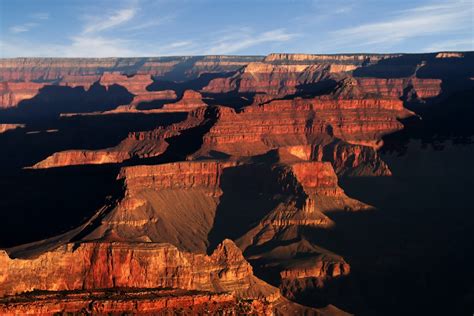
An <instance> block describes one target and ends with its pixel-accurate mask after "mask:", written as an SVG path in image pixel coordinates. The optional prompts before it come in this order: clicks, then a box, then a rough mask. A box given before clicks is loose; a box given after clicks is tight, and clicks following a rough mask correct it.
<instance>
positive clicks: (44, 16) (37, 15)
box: [30, 12, 49, 20]
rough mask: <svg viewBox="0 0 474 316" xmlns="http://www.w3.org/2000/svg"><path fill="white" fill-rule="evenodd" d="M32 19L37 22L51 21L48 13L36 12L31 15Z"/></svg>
mask: <svg viewBox="0 0 474 316" xmlns="http://www.w3.org/2000/svg"><path fill="white" fill-rule="evenodd" d="M30 17H32V18H33V19H36V20H48V19H49V13H48V12H36V13H32V14H30Z"/></svg>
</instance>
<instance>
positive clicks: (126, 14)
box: [83, 7, 137, 34]
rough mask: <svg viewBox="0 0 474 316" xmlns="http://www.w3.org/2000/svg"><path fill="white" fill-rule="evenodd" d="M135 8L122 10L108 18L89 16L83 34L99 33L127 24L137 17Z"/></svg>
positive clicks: (109, 15) (107, 16) (114, 12)
mask: <svg viewBox="0 0 474 316" xmlns="http://www.w3.org/2000/svg"><path fill="white" fill-rule="evenodd" d="M136 13H137V9H136V8H135V7H130V8H125V9H120V10H116V11H113V12H111V13H110V14H108V15H106V16H87V17H86V20H88V22H87V23H86V25H85V26H84V30H83V34H87V33H99V32H102V31H105V30H108V29H112V28H114V27H117V26H120V25H123V24H124V23H127V22H128V21H130V20H131V19H133V17H134V16H135V15H136Z"/></svg>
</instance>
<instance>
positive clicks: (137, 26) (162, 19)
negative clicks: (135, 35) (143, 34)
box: [127, 15, 176, 31]
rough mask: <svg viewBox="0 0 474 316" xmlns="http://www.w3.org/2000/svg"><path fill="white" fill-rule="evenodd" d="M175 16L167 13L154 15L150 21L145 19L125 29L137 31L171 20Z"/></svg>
mask: <svg viewBox="0 0 474 316" xmlns="http://www.w3.org/2000/svg"><path fill="white" fill-rule="evenodd" d="M175 18H176V15H167V16H163V17H154V18H153V20H151V21H145V22H141V23H137V24H135V25H132V26H130V27H128V28H127V31H139V30H144V29H148V28H151V27H156V26H159V25H163V24H166V23H169V22H171V21H173V20H174V19H175Z"/></svg>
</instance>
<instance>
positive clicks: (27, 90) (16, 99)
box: [0, 82, 44, 109]
mask: <svg viewBox="0 0 474 316" xmlns="http://www.w3.org/2000/svg"><path fill="white" fill-rule="evenodd" d="M43 86H44V84H41V83H35V82H0V109H5V108H10V107H15V106H17V105H18V103H20V102H21V101H23V100H27V99H31V98H32V97H34V96H35V95H36V94H37V93H38V91H39V89H41V88H42V87H43Z"/></svg>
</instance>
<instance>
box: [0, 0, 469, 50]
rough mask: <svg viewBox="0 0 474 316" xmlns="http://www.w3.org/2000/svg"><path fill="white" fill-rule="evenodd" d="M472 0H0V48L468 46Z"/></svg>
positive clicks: (426, 47)
mask: <svg viewBox="0 0 474 316" xmlns="http://www.w3.org/2000/svg"><path fill="white" fill-rule="evenodd" d="M473 20H474V1H473V0H410V1H407V0H399V1H395V0H394V1H381V0H378V1H377V0H358V1H356V0H347V1H341V0H300V1H297V0H252V1H251V0H249V1H244V0H241V1H236V0H219V1H217V0H215V1H211V0H194V1H191V0H188V1H186V0H174V1H173V0H155V1H152V0H115V1H111V0H110V1H109V0H102V1H101V0H42V1H38V0H0V57H31V56H39V57H47V56H50V57H113V56H115V57H128V56H166V55H208V54H213V55H216V54H217V55H218V54H227V55H232V54H237V55H266V54H268V53H272V52H290V53H355V52H378V53H383V52H426V51H441V50H474V21H473Z"/></svg>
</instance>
